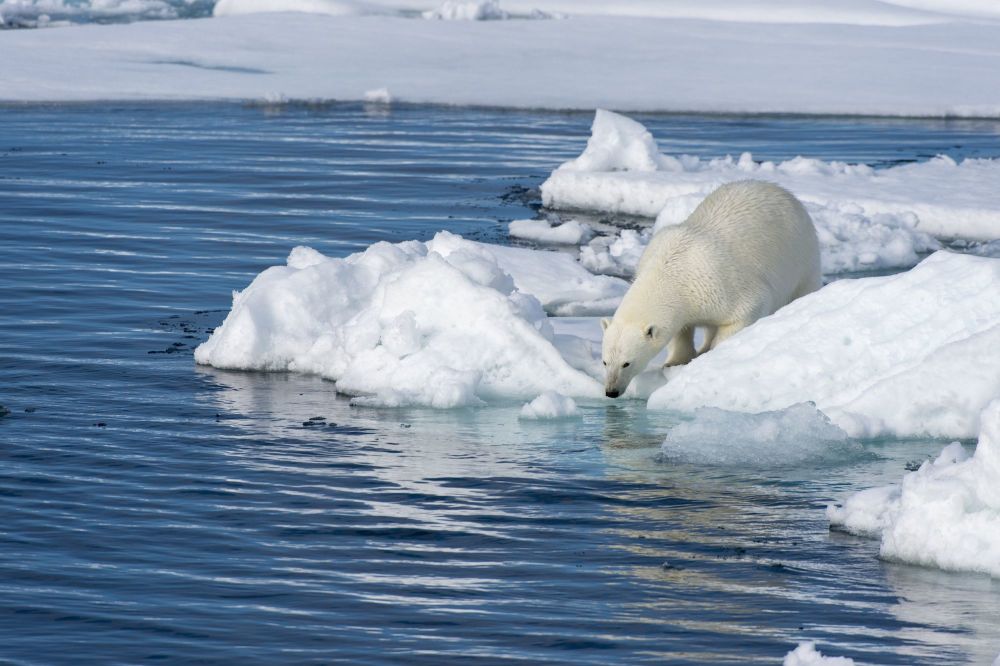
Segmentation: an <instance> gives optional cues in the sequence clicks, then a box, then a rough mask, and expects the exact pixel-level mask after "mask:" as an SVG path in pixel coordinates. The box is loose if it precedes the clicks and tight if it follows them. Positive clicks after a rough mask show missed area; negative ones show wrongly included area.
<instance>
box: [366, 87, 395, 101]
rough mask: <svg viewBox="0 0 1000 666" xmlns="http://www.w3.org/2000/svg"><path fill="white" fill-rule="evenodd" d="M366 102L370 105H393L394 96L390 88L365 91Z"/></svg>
mask: <svg viewBox="0 0 1000 666" xmlns="http://www.w3.org/2000/svg"><path fill="white" fill-rule="evenodd" d="M365 102H367V103H368V104H391V103H392V95H390V94H389V89H388V88H374V89H372V90H366V91H365Z"/></svg>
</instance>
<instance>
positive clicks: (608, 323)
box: [601, 317, 611, 331]
mask: <svg viewBox="0 0 1000 666" xmlns="http://www.w3.org/2000/svg"><path fill="white" fill-rule="evenodd" d="M608 326H611V320H610V319H608V318H607V317H605V318H604V319H602V320H601V330H602V331H606V330H608Z"/></svg>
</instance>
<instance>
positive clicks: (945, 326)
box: [649, 251, 1000, 437]
mask: <svg viewBox="0 0 1000 666" xmlns="http://www.w3.org/2000/svg"><path fill="white" fill-rule="evenodd" d="M998 294H1000V260H997V259H990V258H982V257H974V256H967V255H960V254H955V253H952V252H947V251H940V252H937V253H935V254H933V255H931V256H930V257H928V258H927V259H925V260H924V261H923V262H921V263H920V264H919V265H918V266H916V267H915V268H913V269H911V270H909V271H907V272H905V273H900V274H897V275H892V276H888V277H871V278H862V279H855V280H839V281H836V282H833V283H831V284H829V285H827V286H825V287H823V288H822V289H820V290H819V291H818V292H815V293H813V294H810V295H808V296H806V297H803V298H800V299H798V300H796V301H794V302H792V303H791V304H789V305H787V306H786V307H784V308H782V309H781V310H779V311H778V312H776V313H775V314H773V315H771V316H769V317H765V318H764V319H761V320H759V321H758V322H756V323H755V324H754V325H753V326H751V327H749V328H747V329H744V330H743V331H741V332H740V333H739V334H737V335H735V336H734V337H732V338H730V339H729V340H727V341H726V342H724V343H723V344H721V345H720V346H719V347H717V348H716V349H714V350H713V351H711V352H710V353H708V354H705V355H703V356H699V357H698V358H696V359H694V360H693V361H691V363H689V364H688V365H686V366H682V367H679V368H672V369H670V372H669V380H668V381H667V383H666V385H664V386H663V387H661V388H659V389H658V390H656V392H654V393H653V394H652V396H650V399H649V406H650V407H651V408H658V409H676V410H684V411H690V410H694V409H696V408H698V407H706V406H710V407H718V408H721V409H728V410H733V411H742V412H762V411H772V410H778V409H784V408H787V407H789V406H791V405H794V404H796V403H800V402H806V401H811V402H813V403H815V404H816V406H817V407H818V408H819V409H820V410H821V411H822V412H823V413H825V414H826V415H827V416H829V417H830V418H831V419H832V420H833V422H834V423H835V424H837V425H838V426H840V427H841V428H843V429H844V430H845V431H846V432H847V433H848V434H850V435H852V436H855V437H874V436H879V435H898V436H924V435H926V436H932V437H974V436H975V435H976V433H977V432H978V431H979V413H980V411H981V410H982V409H983V408H984V407H985V406H986V404H987V403H988V402H989V401H990V400H991V399H993V398H995V397H996V396H1000V298H998Z"/></svg>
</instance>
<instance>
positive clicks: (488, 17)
mask: <svg viewBox="0 0 1000 666" xmlns="http://www.w3.org/2000/svg"><path fill="white" fill-rule="evenodd" d="M508 16H509V15H508V14H507V12H505V11H504V10H502V9H500V2H499V0H445V2H443V3H442V4H441V6H440V7H438V8H437V9H432V10H429V11H426V12H423V17H424V18H425V19H438V20H443V21H502V20H504V19H506V18H508Z"/></svg>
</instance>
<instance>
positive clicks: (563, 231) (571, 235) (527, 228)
mask: <svg viewBox="0 0 1000 666" xmlns="http://www.w3.org/2000/svg"><path fill="white" fill-rule="evenodd" d="M507 228H508V230H509V232H510V235H511V236H513V237H514V238H524V239H525V240H530V241H534V242H536V243H539V244H542V245H579V244H580V243H583V242H584V241H586V240H587V239H589V238H590V237H591V236H593V235H594V230H593V229H591V227H590V225H589V224H585V223H583V222H578V221H577V220H569V221H568V222H563V223H562V224H557V225H555V226H552V225H551V224H549V223H548V222H546V221H545V220H514V221H513V222H511V223H510V224H509V225H507Z"/></svg>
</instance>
